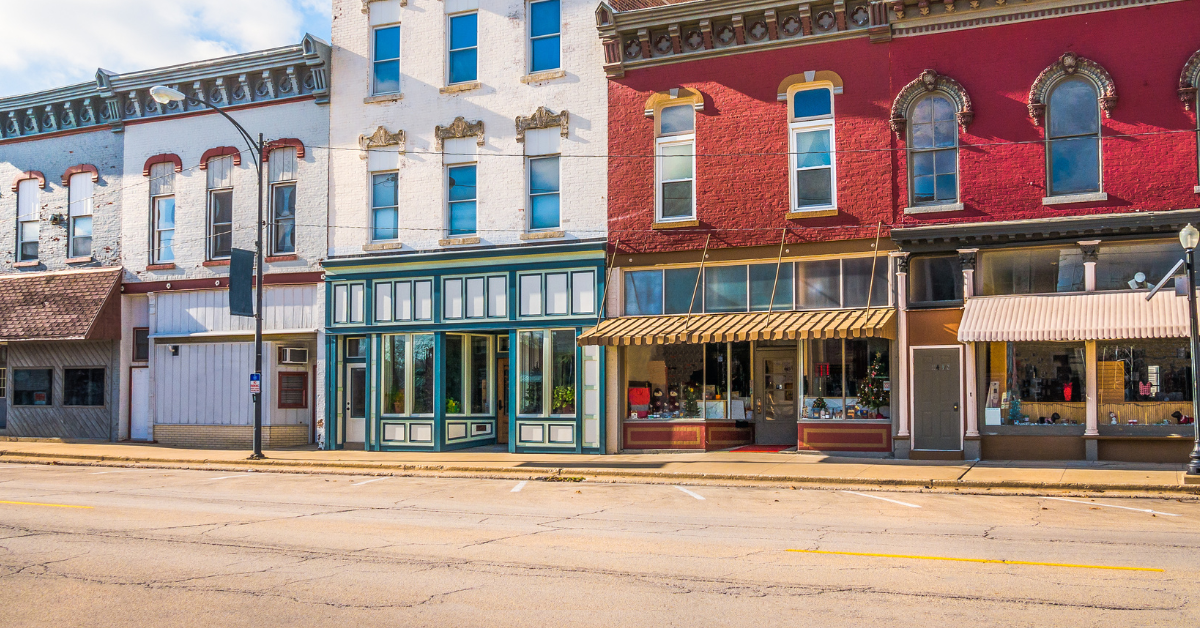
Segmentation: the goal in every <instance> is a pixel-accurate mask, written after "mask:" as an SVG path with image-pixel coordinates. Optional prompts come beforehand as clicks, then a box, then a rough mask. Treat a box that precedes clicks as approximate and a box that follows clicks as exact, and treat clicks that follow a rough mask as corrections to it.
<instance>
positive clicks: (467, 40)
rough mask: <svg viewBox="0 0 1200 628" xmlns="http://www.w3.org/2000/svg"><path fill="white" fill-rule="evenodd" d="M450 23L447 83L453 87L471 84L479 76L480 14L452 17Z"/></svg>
mask: <svg viewBox="0 0 1200 628" xmlns="http://www.w3.org/2000/svg"><path fill="white" fill-rule="evenodd" d="M449 22H450V27H449V31H450V36H449V37H448V38H447V42H446V43H447V48H448V50H447V53H448V54H447V68H446V69H447V74H448V77H447V80H446V82H447V83H449V84H451V85H453V84H455V83H469V82H471V81H474V80H476V78H478V76H479V73H478V62H479V49H478V42H479V14H478V13H475V12H472V13H463V14H460V15H451V16H450V18H449Z"/></svg>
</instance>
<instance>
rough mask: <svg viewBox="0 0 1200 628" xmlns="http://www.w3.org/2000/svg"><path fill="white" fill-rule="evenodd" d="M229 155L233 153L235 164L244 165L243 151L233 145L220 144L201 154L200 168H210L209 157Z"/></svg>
mask: <svg viewBox="0 0 1200 628" xmlns="http://www.w3.org/2000/svg"><path fill="white" fill-rule="evenodd" d="M228 155H233V165H235V166H240V165H242V151H240V150H238V149H237V148H235V147H233V146H218V147H216V148H210V149H208V150H206V151H204V154H203V155H200V169H201V170H208V160H209V159H212V158H214V157H226V156H228Z"/></svg>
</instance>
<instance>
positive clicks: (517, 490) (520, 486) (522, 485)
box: [512, 482, 526, 493]
mask: <svg viewBox="0 0 1200 628" xmlns="http://www.w3.org/2000/svg"><path fill="white" fill-rule="evenodd" d="M525 484H526V482H517V485H516V486H514V487H513V490H512V492H513V493H520V492H521V489H523V488H525Z"/></svg>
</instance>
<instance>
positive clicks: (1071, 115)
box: [1046, 78, 1100, 196]
mask: <svg viewBox="0 0 1200 628" xmlns="http://www.w3.org/2000/svg"><path fill="white" fill-rule="evenodd" d="M1046 158H1047V170H1048V173H1047V177H1046V179H1047V182H1048V188H1049V189H1048V192H1049V196H1058V195H1063V194H1082V193H1088V192H1099V191H1100V105H1099V102H1098V101H1097V96H1096V87H1095V85H1093V84H1092V83H1091V81H1089V80H1087V79H1083V78H1073V79H1067V80H1065V81H1063V82H1061V83H1059V84H1058V85H1056V86H1055V87H1054V90H1053V91H1051V92H1050V99H1049V103H1048V105H1047V107H1046Z"/></svg>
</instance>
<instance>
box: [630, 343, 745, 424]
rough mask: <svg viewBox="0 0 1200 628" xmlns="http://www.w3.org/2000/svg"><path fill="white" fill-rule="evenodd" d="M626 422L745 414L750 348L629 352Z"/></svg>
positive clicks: (634, 349) (640, 349)
mask: <svg viewBox="0 0 1200 628" xmlns="http://www.w3.org/2000/svg"><path fill="white" fill-rule="evenodd" d="M625 368H626V373H627V375H628V388H627V394H626V415H625V416H627V417H629V418H630V419H716V420H721V419H735V420H743V419H745V417H746V414H747V410H749V408H750V343H748V342H732V343H724V342H721V343H710V344H701V345H693V344H677V345H650V346H644V345H643V346H637V345H635V346H631V347H628V348H627V349H626V351H625Z"/></svg>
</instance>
